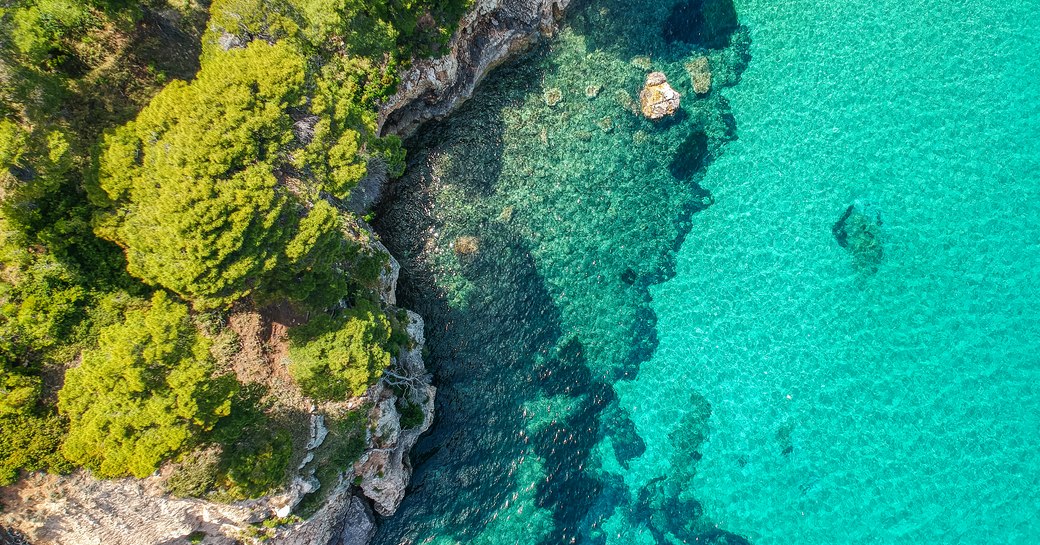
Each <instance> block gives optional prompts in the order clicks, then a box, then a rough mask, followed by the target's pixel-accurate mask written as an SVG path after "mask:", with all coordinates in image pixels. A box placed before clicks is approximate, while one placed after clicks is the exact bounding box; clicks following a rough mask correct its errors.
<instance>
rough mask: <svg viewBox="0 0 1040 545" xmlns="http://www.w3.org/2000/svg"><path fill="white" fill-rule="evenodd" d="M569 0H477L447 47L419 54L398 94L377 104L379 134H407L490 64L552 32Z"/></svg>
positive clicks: (449, 105) (459, 96) (469, 88)
mask: <svg viewBox="0 0 1040 545" xmlns="http://www.w3.org/2000/svg"><path fill="white" fill-rule="evenodd" d="M570 2H571V0H476V2H475V3H474V5H473V8H472V9H470V11H469V13H467V14H466V16H465V17H464V18H463V19H462V22H461V23H460V24H459V28H458V30H457V31H456V32H455V35H454V36H452V38H451V42H450V43H449V48H450V49H449V53H448V54H447V55H445V56H443V57H440V58H437V59H423V60H419V61H417V62H416V63H415V65H414V66H413V67H412V68H411V69H410V70H408V71H407V72H405V73H404V74H403V75H402V76H401V83H400V85H399V86H398V90H397V94H395V95H394V96H392V97H390V98H389V99H387V100H386V101H385V102H384V103H383V104H382V106H381V107H380V113H379V130H378V132H379V134H380V135H386V134H396V135H399V136H408V135H410V134H412V133H413V132H415V130H416V129H417V128H419V126H420V125H421V124H422V123H424V122H426V121H429V120H431V119H440V118H443V117H444V116H446V115H448V114H449V113H451V112H452V111H454V110H455V108H457V107H458V106H459V105H461V104H462V103H463V102H465V101H466V100H467V99H468V98H469V97H470V96H472V95H473V90H474V89H476V87H477V85H478V84H480V82H481V81H482V80H483V79H484V76H486V75H487V73H488V72H490V71H491V69H492V68H494V67H496V66H498V65H500V64H502V63H503V62H504V61H506V60H508V59H510V58H512V57H513V56H514V55H515V54H517V53H518V52H521V51H524V50H525V49H527V48H529V47H530V46H531V45H532V44H534V43H535V42H537V41H538V40H539V39H541V38H543V37H547V36H552V35H553V34H555V32H556V29H557V28H558V25H559V22H560V20H561V19H562V17H563V13H564V10H565V9H566V8H567V6H568V5H569V4H570Z"/></svg>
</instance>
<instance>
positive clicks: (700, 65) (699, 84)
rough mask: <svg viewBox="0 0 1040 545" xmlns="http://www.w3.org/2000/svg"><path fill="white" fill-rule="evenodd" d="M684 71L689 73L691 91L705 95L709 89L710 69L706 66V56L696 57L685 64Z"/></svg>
mask: <svg viewBox="0 0 1040 545" xmlns="http://www.w3.org/2000/svg"><path fill="white" fill-rule="evenodd" d="M685 67H686V72H687V73H688V74H690V81H692V82H693V92H695V93H697V94H698V95H706V94H708V92H709V91H711V69H710V68H709V66H708V57H703V56H701V57H697V58H696V59H693V60H692V61H690V62H688V63H686V64H685Z"/></svg>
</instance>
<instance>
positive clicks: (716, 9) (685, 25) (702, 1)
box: [662, 0, 740, 49]
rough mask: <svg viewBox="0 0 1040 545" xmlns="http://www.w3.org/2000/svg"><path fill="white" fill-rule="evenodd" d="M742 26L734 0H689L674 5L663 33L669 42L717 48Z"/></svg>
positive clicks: (726, 42) (724, 44) (724, 45)
mask: <svg viewBox="0 0 1040 545" xmlns="http://www.w3.org/2000/svg"><path fill="white" fill-rule="evenodd" d="M739 26H740V23H739V22H738V21H737V10H736V8H735V7H734V6H733V0H687V1H686V2H680V3H678V4H676V5H675V6H674V7H673V8H672V11H671V13H670V14H669V15H668V20H667V21H665V24H664V30H663V32H662V34H663V35H664V39H665V41H668V42H676V41H678V42H686V43H689V44H694V45H698V46H701V47H706V48H709V49H717V48H721V47H726V45H728V44H729V37H730V35H731V34H733V31H734V30H736V29H737V28H738V27H739Z"/></svg>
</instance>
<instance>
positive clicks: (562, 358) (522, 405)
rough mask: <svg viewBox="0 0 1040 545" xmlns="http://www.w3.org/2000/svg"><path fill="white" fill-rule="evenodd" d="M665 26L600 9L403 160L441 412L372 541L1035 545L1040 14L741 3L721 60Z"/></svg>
mask: <svg viewBox="0 0 1040 545" xmlns="http://www.w3.org/2000/svg"><path fill="white" fill-rule="evenodd" d="M673 4H675V2H674V1H671V2H660V3H653V4H647V5H632V3H630V2H622V1H613V0H597V1H591V2H587V3H584V4H582V5H581V6H579V7H578V8H576V9H575V11H574V12H573V13H572V15H571V16H570V18H569V20H568V25H567V27H566V28H565V30H564V31H563V32H561V34H560V36H559V38H558V39H557V40H555V41H554V42H553V43H551V44H550V45H549V46H548V47H546V48H544V49H543V50H540V51H538V52H535V53H534V54H532V55H531V56H529V57H528V58H526V59H523V60H521V61H519V62H516V63H513V64H511V65H510V66H507V67H505V68H503V69H501V70H499V71H497V72H496V73H495V74H494V75H493V76H492V77H490V78H489V79H488V81H487V82H486V83H485V84H484V85H482V87H481V89H480V90H479V91H478V94H477V96H476V97H475V98H474V99H473V100H471V101H470V102H468V103H467V104H466V105H465V106H464V107H463V109H462V110H461V111H460V112H458V113H457V114H455V115H453V116H451V117H450V118H449V119H448V120H446V121H444V122H442V123H439V124H436V125H433V126H430V127H427V128H426V129H424V131H423V132H422V134H420V135H419V136H417V137H416V138H414V139H413V140H412V141H411V142H410V143H409V148H410V168H409V173H408V174H407V175H406V176H405V178H404V179H402V180H401V181H399V182H397V183H395V185H394V186H393V187H392V188H391V191H392V195H391V197H390V199H389V200H388V201H387V204H386V205H385V206H384V208H383V209H381V210H380V212H379V218H378V220H377V227H378V228H379V229H380V230H381V232H382V233H383V234H384V236H385V237H386V238H387V239H388V241H389V245H390V246H391V249H392V250H393V251H394V252H395V254H396V255H398V256H400V257H401V260H402V265H403V267H404V269H405V272H404V278H403V280H402V287H401V292H402V293H401V297H402V300H403V302H404V303H405V304H406V305H411V306H413V307H415V308H417V309H418V310H419V311H420V312H421V313H422V314H423V315H424V316H425V317H426V318H427V323H428V330H429V334H428V338H429V346H430V358H429V360H430V361H429V363H430V366H431V368H432V369H433V370H434V371H435V373H436V374H437V380H438V386H439V388H440V390H439V392H440V393H439V398H438V417H437V421H436V423H435V426H434V430H433V432H432V433H431V434H430V435H429V436H428V437H426V438H425V439H424V440H423V441H422V442H421V443H420V445H419V447H418V448H417V450H416V452H415V462H416V466H417V471H416V474H415V477H414V479H413V487H412V488H413V489H412V491H411V493H410V494H409V496H408V498H406V500H405V503H404V505H403V506H402V509H401V511H400V512H399V514H398V515H396V516H395V517H392V518H390V519H387V520H385V521H383V522H382V524H381V528H380V534H379V536H378V538H377V541H378V542H379V543H387V544H396V543H399V542H401V541H402V540H405V539H407V540H411V541H412V542H413V543H488V544H498V543H502V544H505V543H517V544H526V543H532V544H534V543H545V544H552V543H569V542H593V543H602V544H607V543H610V544H630V543H681V542H695V541H700V542H702V543H705V542H706V543H742V542H743V539H742V538H740V537H738V534H739V535H740V536H745V537H746V538H748V539H749V540H750V541H751V542H754V543H762V544H765V543H789V542H798V543H820V544H829V543H907V542H934V543H992V542H1002V543H1035V542H1040V517H1038V515H1037V513H1038V511H1040V456H1037V455H1036V452H1037V451H1038V447H1040V361H1038V358H1040V356H1038V355H1037V354H1040V312H1038V311H1037V310H1036V308H1037V304H1038V303H1040V301H1038V299H1040V290H1038V288H1040V274H1038V271H1040V222H1038V220H1040V200H1038V198H1040V18H1038V17H1036V15H1037V14H1038V13H1040V3H1038V2H1037V1H1036V0H1029V1H1026V2H1019V3H1015V4H1013V5H981V4H979V3H977V2H972V3H969V2H959V3H953V2H946V3H942V2H919V3H917V4H915V5H906V3H905V2H896V1H895V0H884V1H877V0H875V1H872V2H866V1H861V0H853V1H850V2H840V3H839V2H829V1H828V2H820V1H818V0H814V1H810V0H789V1H786V2H766V1H763V0H738V1H737V2H736V10H737V13H738V15H739V18H740V22H741V23H742V24H743V25H744V28H743V29H741V30H738V31H736V32H735V33H734V34H733V35H732V37H731V39H730V41H729V45H727V46H725V47H716V48H715V49H711V50H710V51H707V50H699V49H697V47H696V46H694V45H691V44H688V43H684V42H682V41H672V42H669V41H667V40H665V39H663V37H662V28H663V27H664V25H665V21H666V20H668V17H669V13H670V10H671V7H672V5H673ZM715 45H718V44H715ZM703 53H707V55H708V57H709V62H710V66H711V69H712V71H713V76H714V86H713V91H712V93H711V94H710V95H709V96H708V97H706V98H700V99H697V98H695V97H694V93H693V91H692V83H691V77H690V76H689V75H688V74H687V73H686V66H685V65H686V64H687V63H688V62H690V60H691V59H693V58H695V57H697V56H699V55H701V54H703ZM748 53H750V59H751V60H750V63H748V62H747V59H748V57H747V55H748ZM644 57H648V58H644ZM745 65H746V70H745V69H744V67H745ZM650 69H654V70H662V71H664V72H665V73H666V74H667V75H668V76H669V80H670V81H672V83H673V85H675V87H676V88H677V89H678V90H679V91H680V92H681V93H683V110H684V114H683V115H681V116H678V117H677V118H676V119H673V120H670V121H667V122H663V123H652V122H649V121H646V120H643V119H641V118H639V117H638V116H637V115H635V114H633V113H632V112H631V111H630V110H629V106H630V104H629V101H631V100H632V99H633V98H634V97H636V96H637V94H638V89H639V87H640V84H641V83H642V79H643V77H644V76H645V74H646V73H647V72H648V71H649V70H650ZM741 72H743V76H742V77H740V76H739V75H740V74H741ZM738 79H739V83H738ZM590 87H592V88H593V89H590ZM596 87H600V88H601V89H599V90H598V92H595V93H593V92H592V91H593V90H594V88H596ZM557 90H558V91H559V95H560V97H561V98H562V100H561V101H560V102H559V103H558V104H554V105H550V104H548V103H547V102H554V96H553V95H555V94H556V91H557ZM590 94H591V95H595V96H588V95H590ZM699 133H703V134H704V135H705V138H704V141H706V143H707V152H708V158H707V161H706V166H705V167H703V168H699V169H698V168H697V167H698V166H699V165H700V163H699V162H698V161H697V157H694V156H692V155H690V154H689V153H687V151H688V150H687V149H686V148H684V147H683V145H682V144H683V142H684V141H687V139H689V138H691V137H696V135H697V134H699ZM734 138H736V140H735V141H733V139H734ZM694 155H695V154H694ZM677 162H678V163H679V164H680V165H682V166H683V167H684V168H682V169H678V170H677V169H676V168H675V165H676V164H677ZM685 167H689V168H685ZM688 172H692V174H689V175H687V173H688ZM676 175H679V176H680V178H676ZM853 203H859V205H863V203H869V204H866V205H865V206H867V207H868V209H869V210H871V211H872V213H873V212H874V211H876V212H877V213H878V214H880V217H881V219H882V222H883V223H882V225H881V226H880V227H878V228H876V229H875V231H876V233H875V234H876V237H877V238H876V240H877V241H878V245H876V246H871V247H869V248H867V249H866V250H863V248H862V247H857V246H856V244H855V242H854V243H853V244H851V245H850V247H849V248H842V247H841V246H840V245H839V244H838V242H837V241H836V238H835V232H834V231H833V230H832V227H833V226H834V225H835V222H837V221H838V220H839V219H840V218H841V217H842V214H843V212H845V211H846V209H847V208H848V207H849V206H850V205H852V204H853ZM872 228H873V227H872ZM850 232H851V230H850ZM872 232H873V231H872ZM855 236H856V235H855V234H853V235H852V238H851V239H850V240H853V239H854V240H861V239H855ZM466 237H473V238H466ZM872 240H873V239H872ZM459 241H466V242H476V243H477V246H478V248H479V249H478V250H477V251H476V252H474V253H467V251H468V250H466V248H464V247H465V246H467V244H458V243H459ZM457 249H462V250H466V251H463V252H459V251H456V250H457ZM673 274H674V277H673ZM719 528H721V530H720V529H719ZM730 532H733V533H730Z"/></svg>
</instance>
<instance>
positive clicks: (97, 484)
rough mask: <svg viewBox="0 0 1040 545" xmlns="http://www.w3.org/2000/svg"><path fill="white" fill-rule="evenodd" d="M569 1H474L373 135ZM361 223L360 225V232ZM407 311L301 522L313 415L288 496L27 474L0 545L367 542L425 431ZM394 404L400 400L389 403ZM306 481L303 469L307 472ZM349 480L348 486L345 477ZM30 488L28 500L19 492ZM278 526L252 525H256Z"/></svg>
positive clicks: (320, 435)
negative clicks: (204, 495)
mask: <svg viewBox="0 0 1040 545" xmlns="http://www.w3.org/2000/svg"><path fill="white" fill-rule="evenodd" d="M569 3H570V0H476V2H475V3H474V5H473V7H472V8H471V9H470V11H469V12H468V13H467V14H466V15H465V17H464V18H463V20H462V22H461V23H460V25H459V28H458V30H457V31H456V32H455V34H454V36H453V37H452V39H451V41H450V43H449V53H448V54H447V55H445V56H443V57H440V58H436V59H423V60H420V61H417V62H416V63H415V64H414V65H413V66H412V67H411V68H410V69H409V70H408V71H406V72H405V73H404V74H403V75H402V77H401V83H400V85H399V87H398V92H397V93H396V94H395V95H393V96H392V97H390V98H389V99H387V100H386V101H385V102H384V104H382V106H381V108H380V114H379V120H378V122H379V133H380V134H381V135H388V134H395V135H398V136H401V137H406V136H408V135H410V134H412V133H413V132H414V131H415V130H416V129H417V128H418V127H419V126H420V125H421V124H423V123H425V122H427V121H430V120H434V119H440V118H443V117H444V116H446V115H448V114H449V113H451V112H452V111H454V109H456V108H457V107H458V106H459V105H461V104H462V103H463V102H464V101H466V100H467V99H468V98H470V97H471V96H472V94H473V92H474V90H475V89H476V87H477V86H478V85H479V83H480V82H481V81H482V80H483V78H484V77H485V75H487V73H488V72H489V71H491V70H492V69H493V68H495V67H496V66H498V65H500V64H501V63H503V62H505V61H506V60H508V59H510V58H511V57H513V56H515V55H516V54H518V53H521V52H523V51H524V50H526V49H527V48H529V47H530V46H532V45H533V44H535V43H537V42H538V41H539V40H540V39H542V38H544V37H549V36H552V35H553V34H554V33H555V32H556V30H557V28H558V25H559V22H560V21H561V19H562V16H563V13H564V10H565V9H566V8H567V6H568V5H569ZM365 227H367V226H365ZM373 245H374V246H375V248H376V249H378V250H380V251H382V252H385V253H386V254H387V256H388V260H389V264H390V265H389V267H388V268H387V270H386V271H385V272H384V274H383V276H382V278H381V280H382V289H380V294H381V298H382V300H383V303H384V304H385V305H388V306H391V307H393V306H396V283H397V277H398V274H399V272H400V267H399V265H398V264H397V261H396V260H395V259H394V258H393V256H391V255H390V254H389V252H388V251H387V250H386V248H385V247H383V245H382V244H381V243H379V242H378V241H375V242H374V243H373ZM406 312H407V315H408V326H407V330H408V335H409V337H410V339H411V343H410V346H409V348H408V349H407V350H404V351H402V353H401V354H399V355H398V357H397V358H395V361H394V363H393V364H391V367H390V369H389V370H388V372H387V373H386V374H385V375H384V377H383V379H382V380H381V381H380V382H379V383H377V384H376V385H375V386H373V387H372V388H370V389H369V391H368V392H367V393H366V395H365V399H364V401H365V402H368V403H370V404H371V406H372V409H371V411H370V413H369V422H370V429H369V433H368V434H367V437H366V450H365V452H364V453H363V454H362V456H361V458H360V459H359V460H358V462H356V463H355V465H354V468H353V475H351V473H350V472H346V473H345V474H343V475H341V477H340V479H339V482H338V484H337V485H335V486H334V487H333V488H332V489H331V490H329V491H328V492H327V493H326V496H325V499H324V500H323V502H322V503H321V505H320V506H319V507H318V508H317V510H316V511H314V513H313V514H312V515H311V516H310V517H308V518H307V519H306V520H303V521H293V520H292V519H290V518H287V517H288V516H289V515H290V513H291V512H292V509H293V508H294V507H295V506H296V505H297V504H298V503H299V502H300V501H301V499H303V498H304V496H305V495H307V494H308V493H311V492H314V491H315V490H316V488H317V486H316V485H317V482H316V479H315V478H314V476H313V474H308V472H307V464H308V463H309V462H310V460H311V459H312V458H313V451H314V450H316V449H317V448H319V447H320V446H321V444H322V441H323V440H324V438H325V436H326V434H327V433H328V431H327V430H325V429H324V426H323V420H322V418H321V417H320V416H318V414H317V411H314V410H312V412H311V418H310V430H309V434H310V441H309V442H308V445H307V451H308V452H307V455H306V457H305V458H304V460H303V462H302V463H301V465H300V468H299V471H298V472H297V476H296V477H295V478H294V479H293V482H292V483H291V484H290V485H289V486H288V487H287V490H285V491H283V492H281V493H279V494H276V495H272V496H267V497H264V498H260V499H258V500H250V501H244V502H237V503H234V504H222V503H216V502H211V501H206V500H200V499H187V498H184V499H178V498H173V497H170V496H169V495H167V494H165V492H164V490H163V487H162V485H161V476H158V475H157V476H153V477H149V478H148V479H143V480H136V479H118V480H99V479H95V478H93V477H91V476H90V475H89V474H87V473H85V472H77V473H75V474H73V475H69V476H61V477H58V476H50V475H43V474H37V475H34V476H31V477H30V481H31V482H30V483H29V485H28V486H25V487H12V489H11V490H9V491H7V492H6V493H5V494H6V497H5V498H4V499H5V504H6V508H7V512H5V514H4V515H5V516H4V520H3V527H2V528H0V529H4V532H3V533H2V534H0V544H2V545H7V544H8V543H9V542H10V543H34V544H36V545H44V544H50V543H55V544H63V545H95V544H97V545H101V544H104V545H121V544H127V545H144V544H159V543H181V542H184V543H188V542H191V543H206V544H229V545H230V544H233V543H243V542H246V543H249V542H260V541H263V542H265V543H271V544H276V545H322V544H328V545H364V544H367V543H368V542H369V541H370V540H371V539H372V537H373V536H374V534H375V524H376V516H375V515H376V514H378V515H380V516H390V515H392V514H393V513H394V512H395V511H396V510H397V507H398V506H399V504H400V502H401V500H402V499H403V497H404V493H405V489H406V488H407V485H408V481H409V478H410V476H411V471H412V468H411V465H410V462H409V459H408V454H409V452H410V450H411V448H412V447H413V446H414V445H415V443H416V442H417V441H418V439H419V437H420V436H421V435H422V433H424V432H425V431H426V430H427V429H429V427H430V425H431V424H432V423H433V409H434V397H435V394H436V389H435V388H434V387H433V385H432V376H431V375H430V374H428V373H427V372H426V369H425V367H424V365H423V359H422V350H423V347H424V343H425V339H424V335H423V321H422V318H421V317H420V316H418V315H417V314H415V313H413V312H410V311H406ZM401 397H403V398H404V399H400V398H401ZM401 402H404V403H406V404H413V405H417V406H419V407H420V408H421V410H422V423H421V424H420V425H418V426H413V427H410V428H407V429H403V427H402V415H401V414H400V411H399V410H398V407H399V406H400V405H401ZM312 473H313V472H312ZM350 477H353V478H350ZM30 491H31V492H30ZM269 520H280V521H284V522H281V523H280V524H274V525H270V526H269V527H268V526H260V527H261V528H263V530H260V531H259V533H258V531H257V530H256V528H258V525H259V524H260V523H262V522H264V521H269Z"/></svg>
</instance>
